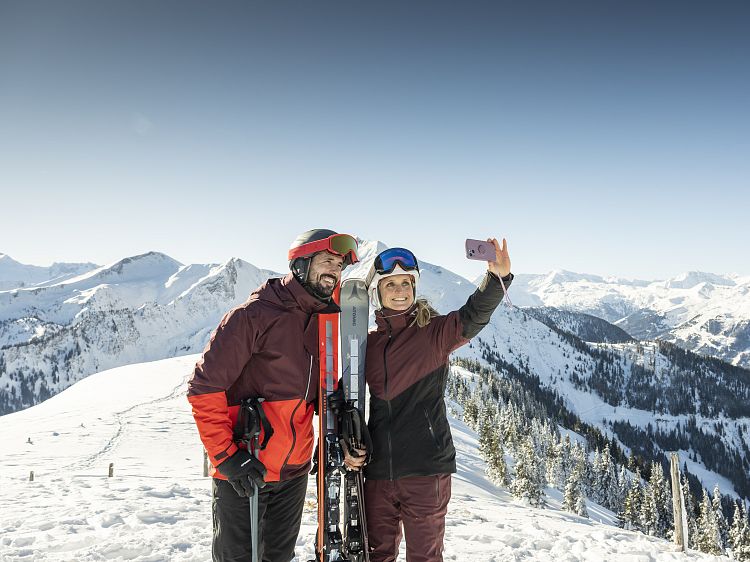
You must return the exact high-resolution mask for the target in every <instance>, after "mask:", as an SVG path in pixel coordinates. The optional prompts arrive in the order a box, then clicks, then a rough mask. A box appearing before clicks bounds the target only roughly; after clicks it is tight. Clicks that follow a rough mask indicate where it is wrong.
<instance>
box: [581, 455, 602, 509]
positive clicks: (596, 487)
mask: <svg viewBox="0 0 750 562" xmlns="http://www.w3.org/2000/svg"><path fill="white" fill-rule="evenodd" d="M601 460H602V455H601V453H600V452H599V448H598V447H597V448H596V451H595V452H594V460H593V461H592V462H591V463H587V466H586V472H587V474H588V478H587V479H586V480H587V482H588V486H586V487H585V488H584V490H585V493H586V494H587V495H588V496H589V497H591V498H593V500H594V501H595V502H596V503H598V504H601V503H602V495H601Z"/></svg>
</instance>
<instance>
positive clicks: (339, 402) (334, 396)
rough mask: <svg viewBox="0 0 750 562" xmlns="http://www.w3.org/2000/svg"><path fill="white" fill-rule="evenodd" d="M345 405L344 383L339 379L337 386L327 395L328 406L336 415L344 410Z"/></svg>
mask: <svg viewBox="0 0 750 562" xmlns="http://www.w3.org/2000/svg"><path fill="white" fill-rule="evenodd" d="M345 407H346V396H345V395H344V385H343V384H341V381H339V385H338V388H336V390H334V391H333V392H332V393H331V394H329V395H328V408H329V409H330V410H331V411H332V412H333V413H334V414H336V415H337V416H338V415H340V414H341V413H342V412H343V411H344V410H345Z"/></svg>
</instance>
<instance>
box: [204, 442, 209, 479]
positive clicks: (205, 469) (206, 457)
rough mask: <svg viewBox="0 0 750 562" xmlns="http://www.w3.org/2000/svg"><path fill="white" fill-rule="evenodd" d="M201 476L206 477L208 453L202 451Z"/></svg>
mask: <svg viewBox="0 0 750 562" xmlns="http://www.w3.org/2000/svg"><path fill="white" fill-rule="evenodd" d="M203 476H204V477H206V476H208V452H207V451H206V450H205V449H203Z"/></svg>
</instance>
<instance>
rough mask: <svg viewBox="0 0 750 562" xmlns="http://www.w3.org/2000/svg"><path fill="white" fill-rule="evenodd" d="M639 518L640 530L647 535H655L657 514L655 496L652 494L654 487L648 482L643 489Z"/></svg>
mask: <svg viewBox="0 0 750 562" xmlns="http://www.w3.org/2000/svg"><path fill="white" fill-rule="evenodd" d="M640 517H641V530H642V531H643V532H644V533H646V534H647V535H655V534H656V520H657V518H658V514H657V512H656V496H655V493H654V487H653V485H652V484H651V483H650V482H649V483H648V484H647V485H646V487H645V488H644V489H643V497H642V501H641V512H640Z"/></svg>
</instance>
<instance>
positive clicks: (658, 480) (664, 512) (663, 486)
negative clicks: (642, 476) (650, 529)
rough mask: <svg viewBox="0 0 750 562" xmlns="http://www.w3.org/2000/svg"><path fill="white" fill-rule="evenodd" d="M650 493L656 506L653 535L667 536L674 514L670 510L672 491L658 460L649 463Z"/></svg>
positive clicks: (672, 524)
mask: <svg viewBox="0 0 750 562" xmlns="http://www.w3.org/2000/svg"><path fill="white" fill-rule="evenodd" d="M649 488H650V493H651V494H652V495H653V498H654V506H655V508H656V521H655V525H654V533H653V534H654V535H655V536H657V537H661V538H667V537H668V534H669V532H670V530H671V529H672V528H673V527H674V514H673V512H672V493H671V492H670V490H669V485H668V484H667V480H666V479H665V477H664V469H663V468H662V466H661V463H660V462H656V461H654V462H652V463H651V478H650V479H649Z"/></svg>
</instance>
